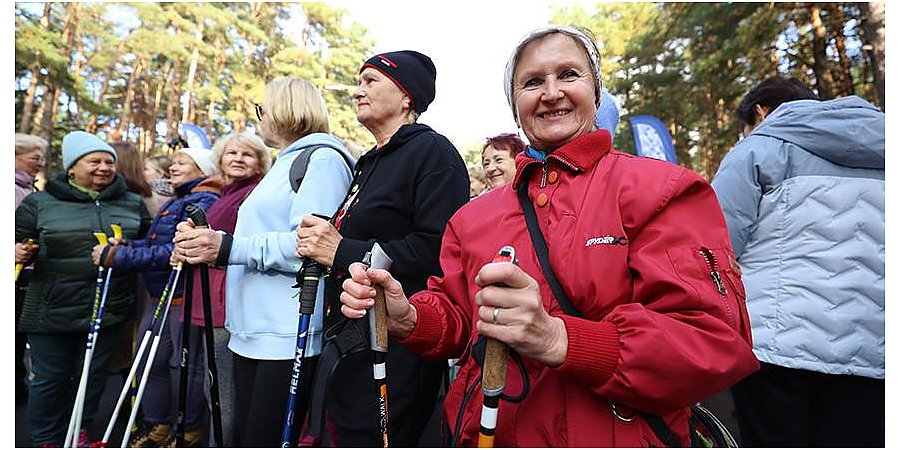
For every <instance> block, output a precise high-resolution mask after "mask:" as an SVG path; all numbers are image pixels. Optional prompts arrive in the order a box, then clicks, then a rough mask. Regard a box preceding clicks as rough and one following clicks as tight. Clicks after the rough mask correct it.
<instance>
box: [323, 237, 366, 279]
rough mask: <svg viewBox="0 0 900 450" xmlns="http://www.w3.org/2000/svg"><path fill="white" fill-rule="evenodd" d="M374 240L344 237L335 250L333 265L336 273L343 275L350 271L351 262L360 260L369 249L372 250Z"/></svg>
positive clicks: (333, 270)
mask: <svg viewBox="0 0 900 450" xmlns="http://www.w3.org/2000/svg"><path fill="white" fill-rule="evenodd" d="M372 245H374V241H361V240H359V239H350V238H342V239H341V242H340V243H339V244H338V248H337V250H336V251H335V252H334V262H333V263H332V265H331V270H332V272H337V273H336V274H335V275H337V276H339V277H343V276H345V275H346V274H347V273H348V269H349V268H350V264H353V263H355V262H360V261H362V259H363V256H365V255H366V252H367V251H370V250H372Z"/></svg>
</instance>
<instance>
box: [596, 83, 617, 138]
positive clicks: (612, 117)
mask: <svg viewBox="0 0 900 450" xmlns="http://www.w3.org/2000/svg"><path fill="white" fill-rule="evenodd" d="M594 124H595V125H597V128H598V129H601V130H606V131H609V137H610V139H615V138H616V126H617V125H618V124H619V107H618V106H616V101H615V99H613V96H612V95H609V92H607V91H606V89H602V90H601V91H600V106H598V107H597V115H596V116H595V117H594Z"/></svg>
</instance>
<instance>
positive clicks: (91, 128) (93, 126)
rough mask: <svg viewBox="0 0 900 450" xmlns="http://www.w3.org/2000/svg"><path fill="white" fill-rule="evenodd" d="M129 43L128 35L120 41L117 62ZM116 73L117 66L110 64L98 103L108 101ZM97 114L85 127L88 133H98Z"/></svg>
mask: <svg viewBox="0 0 900 450" xmlns="http://www.w3.org/2000/svg"><path fill="white" fill-rule="evenodd" d="M127 42H128V35H125V36H124V37H122V39H120V40H119V46H118V47H117V48H116V60H118V59H119V58H121V57H122V55H123V54H124V53H125V44H126V43H127ZM114 72H115V64H110V66H109V67H107V68H106V71H105V72H104V75H103V81H102V82H101V84H100V91H99V93H98V95H97V103H99V104H101V105H102V104H103V102H105V101H106V99H107V95H108V94H109V82H110V80H111V79H112V77H113V73H114ZM97 122H98V118H97V114H91V115H90V117H88V121H87V125H86V126H85V131H87V132H88V133H96V132H97Z"/></svg>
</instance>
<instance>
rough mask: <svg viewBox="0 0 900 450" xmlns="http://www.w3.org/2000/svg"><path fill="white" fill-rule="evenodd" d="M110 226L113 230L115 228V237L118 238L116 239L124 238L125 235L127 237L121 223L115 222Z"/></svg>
mask: <svg viewBox="0 0 900 450" xmlns="http://www.w3.org/2000/svg"><path fill="white" fill-rule="evenodd" d="M110 227H111V228H112V230H113V237H114V238H116V239H122V238H123V237H125V235H124V234H122V226H121V225H119V224H117V223H114V224H112V225H110Z"/></svg>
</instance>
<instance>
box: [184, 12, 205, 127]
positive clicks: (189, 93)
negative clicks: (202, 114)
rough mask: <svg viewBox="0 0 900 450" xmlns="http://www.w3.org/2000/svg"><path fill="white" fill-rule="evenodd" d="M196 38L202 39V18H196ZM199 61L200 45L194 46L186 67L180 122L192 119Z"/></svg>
mask: <svg viewBox="0 0 900 450" xmlns="http://www.w3.org/2000/svg"><path fill="white" fill-rule="evenodd" d="M195 34H196V36H195V37H196V38H197V40H198V41H201V42H202V41H203V20H202V19H201V18H198V20H197V31H196V33H195ZM199 63H200V47H194V51H193V52H192V53H191V65H190V67H189V68H188V76H187V81H186V82H185V83H184V87H185V91H184V94H183V96H184V99H183V103H182V105H181V121H182V122H191V121H193V117H194V114H193V112H192V108H191V99H192V97H193V95H194V92H193V91H194V77H195V76H196V75H197V65H198V64H199Z"/></svg>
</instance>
